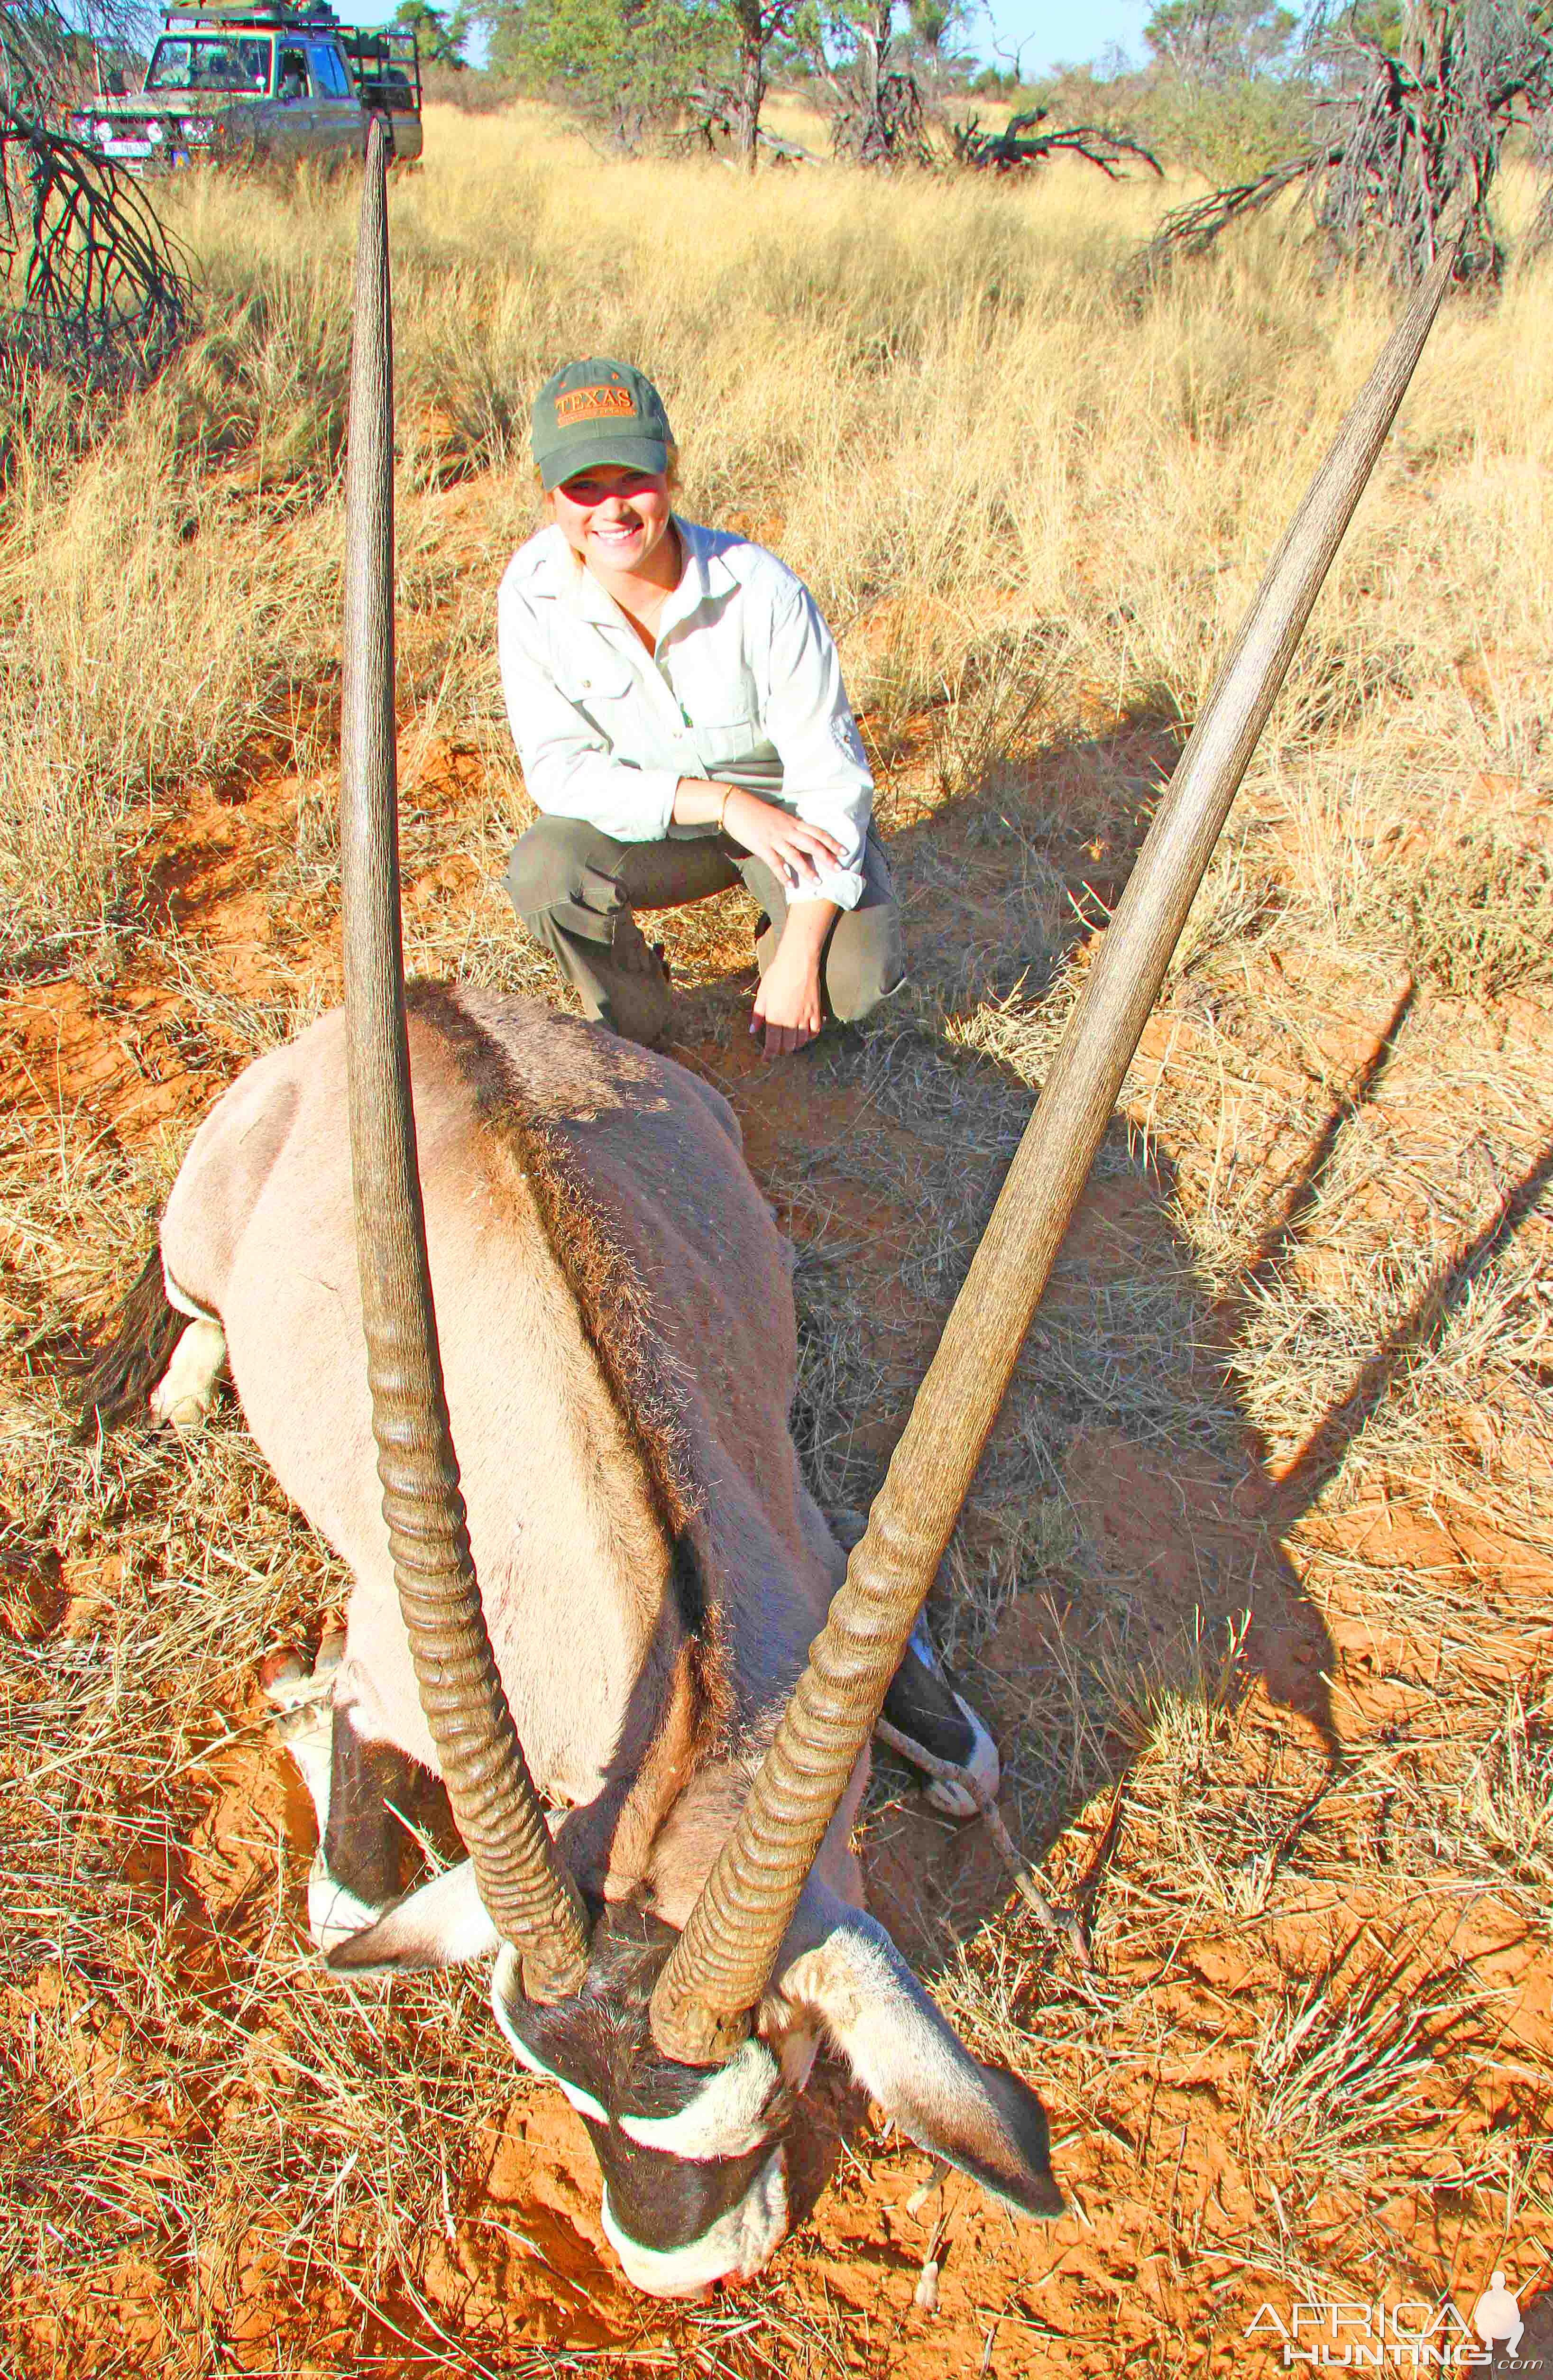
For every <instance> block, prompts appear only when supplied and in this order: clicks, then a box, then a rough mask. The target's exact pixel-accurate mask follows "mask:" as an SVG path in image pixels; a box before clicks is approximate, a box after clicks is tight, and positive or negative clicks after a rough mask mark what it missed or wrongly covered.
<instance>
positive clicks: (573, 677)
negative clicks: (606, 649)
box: [555, 653, 639, 728]
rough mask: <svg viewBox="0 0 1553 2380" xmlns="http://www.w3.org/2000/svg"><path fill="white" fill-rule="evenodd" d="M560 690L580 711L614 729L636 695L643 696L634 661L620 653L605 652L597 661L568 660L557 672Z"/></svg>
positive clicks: (556, 678) (590, 659)
mask: <svg viewBox="0 0 1553 2380" xmlns="http://www.w3.org/2000/svg"><path fill="white" fill-rule="evenodd" d="M555 683H556V687H557V689H558V691H559V692H560V693H562V694H564V696H565V698H566V700H567V701H568V702H570V703H575V704H576V708H577V710H586V711H587V713H588V717H589V718H590V719H593V720H597V721H598V722H599V723H600V724H601V725H605V724H607V725H609V726H611V727H612V728H613V726H614V725H615V724H616V723H617V722H618V720H619V717H620V713H621V710H622V709H623V708H624V707H625V706H626V705H628V704H629V703H630V702H631V700H632V698H634V697H636V698H639V690H638V688H637V681H636V679H635V677H634V676H633V675H632V673H631V668H630V664H629V663H628V662H625V661H624V660H623V659H622V658H621V656H620V655H619V654H618V653H601V654H600V655H599V656H598V658H597V659H596V660H595V659H593V658H592V657H591V656H590V657H589V658H588V660H586V661H577V662H574V661H567V662H564V663H563V664H562V666H561V667H560V668H559V669H558V670H557V671H556V674H555Z"/></svg>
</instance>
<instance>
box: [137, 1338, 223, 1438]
mask: <svg viewBox="0 0 1553 2380" xmlns="http://www.w3.org/2000/svg"><path fill="white" fill-rule="evenodd" d="M225 1361H226V1333H225V1332H224V1330H223V1329H222V1327H221V1325H220V1323H219V1322H211V1321H206V1320H203V1319H201V1320H200V1321H198V1322H191V1323H190V1324H189V1326H188V1330H186V1331H185V1332H184V1334H183V1336H182V1338H181V1339H180V1340H179V1341H178V1343H177V1345H176V1347H175V1348H174V1350H173V1360H172V1362H171V1363H170V1364H169V1365H168V1366H167V1368H166V1370H165V1371H164V1373H163V1375H162V1378H160V1379H159V1380H158V1382H157V1384H156V1386H155V1388H154V1389H152V1392H151V1395H150V1397H149V1399H148V1400H147V1402H148V1403H149V1404H150V1406H151V1409H152V1413H153V1415H155V1417H156V1419H157V1420H158V1421H159V1422H164V1423H165V1424H167V1425H168V1426H169V1427H171V1428H173V1429H176V1431H177V1433H178V1436H179V1437H180V1438H189V1437H192V1435H193V1434H194V1432H195V1431H196V1430H198V1429H202V1428H203V1427H204V1425H205V1423H206V1421H207V1420H208V1419H209V1417H210V1411H211V1407H212V1404H213V1403H215V1388H216V1382H217V1380H218V1379H219V1378H221V1368H222V1366H223V1365H224V1363H225Z"/></svg>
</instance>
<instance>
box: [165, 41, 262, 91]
mask: <svg viewBox="0 0 1553 2380" xmlns="http://www.w3.org/2000/svg"><path fill="white" fill-rule="evenodd" d="M269 88H270V44H269V42H205V41H172V42H158V43H157V45H156V47H155V49H154V50H153V51H152V61H151V67H150V69H149V70H148V72H147V75H146V89H147V90H148V91H257V92H263V91H268V90H269Z"/></svg>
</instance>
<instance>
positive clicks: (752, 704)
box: [496, 516, 873, 909]
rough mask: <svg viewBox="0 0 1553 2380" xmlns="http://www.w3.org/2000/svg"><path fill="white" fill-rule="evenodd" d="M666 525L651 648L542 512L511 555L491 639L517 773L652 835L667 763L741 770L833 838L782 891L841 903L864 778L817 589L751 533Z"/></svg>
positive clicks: (663, 801) (531, 785)
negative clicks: (673, 541)
mask: <svg viewBox="0 0 1553 2380" xmlns="http://www.w3.org/2000/svg"><path fill="white" fill-rule="evenodd" d="M674 527H675V528H677V529H678V531H679V535H680V541H681V550H682V552H683V553H684V557H685V568H684V571H683V573H682V575H681V577H680V582H679V585H678V586H677V587H676V588H675V589H674V590H673V594H671V595H670V597H669V599H668V601H667V602H666V603H665V604H664V606H663V610H662V613H661V618H660V620H659V623H658V641H657V644H656V645H655V647H654V648H653V650H652V651H651V652H650V653H649V651H648V650H647V648H646V646H645V645H644V644H643V643H642V641H641V639H640V637H638V636H637V632H636V630H635V629H634V628H633V627H632V625H631V624H630V622H629V621H628V620H627V619H626V617H625V613H623V612H622V611H621V610H620V608H619V606H618V605H617V604H616V603H615V602H614V601H613V598H612V597H611V596H609V595H607V594H606V593H605V591H604V589H603V588H602V587H601V585H600V583H599V581H598V580H597V579H596V578H595V577H593V576H592V574H591V572H590V571H588V570H587V569H585V568H584V566H583V565H582V563H581V561H580V560H579V558H578V557H577V555H576V554H575V553H573V552H572V549H571V547H570V546H569V545H568V544H567V543H566V540H565V539H564V537H563V536H562V534H561V531H560V529H559V528H556V527H555V525H554V524H553V522H552V524H551V525H550V526H549V527H548V528H542V529H540V532H539V534H538V535H537V536H536V537H531V538H530V539H529V540H528V543H527V544H526V545H522V546H520V547H519V548H518V550H517V552H516V553H515V554H514V556H513V558H512V561H511V562H510V563H509V564H508V565H507V570H506V575H505V576H504V578H503V580H502V589H501V593H500V595H499V596H498V597H497V602H496V618H497V644H498V648H499V650H500V653H501V661H502V688H503V692H504V695H505V697H506V703H507V716H508V718H509V719H510V720H511V722H512V732H513V739H514V741H515V742H516V746H517V752H518V758H519V759H520V760H521V761H522V763H523V774H524V777H525V780H526V781H527V783H528V791H529V793H530V794H531V795H532V796H533V798H534V800H535V802H536V803H537V804H538V806H539V807H540V809H541V810H550V811H552V812H553V813H555V814H556V815H557V816H559V817H562V818H577V819H587V820H588V822H589V824H590V825H593V826H596V827H598V828H599V830H600V831H601V833H604V834H608V835H613V837H614V839H615V841H616V842H617V843H654V842H658V841H660V840H661V838H662V837H663V836H664V835H666V834H667V833H668V832H669V823H670V820H671V818H672V816H673V805H674V795H675V792H676V791H677V789H678V786H679V781H680V779H681V778H682V777H713V778H718V779H721V780H723V781H725V782H726V783H731V784H735V785H743V786H744V787H745V788H746V790H747V791H748V792H750V793H752V794H758V795H760V797H761V799H762V800H763V801H770V802H777V803H779V804H780V805H781V807H783V809H785V810H789V811H791V812H792V813H794V814H795V816H796V817H798V818H801V819H802V820H804V821H805V823H806V825H808V826H816V827H819V828H821V829H822V830H823V831H824V832H826V833H827V834H830V835H833V836H834V838H835V840H836V841H837V843H839V844H841V846H842V850H843V855H844V857H843V860H842V861H841V863H840V864H838V865H837V866H835V867H830V866H826V867H824V868H821V870H820V874H819V880H818V882H816V881H814V880H810V879H807V878H806V879H805V881H804V889H803V890H802V891H801V892H799V891H794V892H791V893H790V894H789V895H788V898H789V900H798V901H801V900H806V899H807V900H826V901H834V902H835V903H836V905H837V906H838V907H839V908H843V909H853V908H855V907H856V905H857V903H858V901H859V899H860V898H861V896H862V891H863V875H862V868H863V844H864V840H865V837H866V835H867V826H868V819H869V815H870V813H871V810H872V807H873V780H872V778H871V777H870V776H869V774H868V764H867V760H866V759H864V757H863V746H862V741H861V739H860V737H859V735H858V733H857V726H856V722H855V720H854V718H853V716H852V710H851V708H850V706H849V704H848V702H847V698H846V689H845V687H844V686H843V684H842V674H841V665H840V663H839V662H838V661H837V659H836V648H835V645H834V643H833V641H832V639H831V633H830V631H829V629H828V628H827V627H826V625H825V623H824V621H823V620H822V619H821V618H820V616H819V612H818V610H817V609H816V607H815V601H814V598H813V596H812V595H811V594H810V593H809V591H808V589H807V587H806V586H805V585H804V584H803V581H802V580H801V579H799V578H795V577H794V575H793V573H792V571H791V570H789V569H788V567H787V565H786V564H785V563H783V562H779V561H778V560H777V557H776V555H775V554H774V553H768V552H767V551H766V549H765V547H764V546H762V545H752V544H751V543H750V541H749V540H748V539H747V538H743V537H734V536H733V535H731V534H730V533H729V532H727V531H726V530H723V529H715V528H698V527H697V525H696V523H695V522H694V521H685V520H680V519H679V518H678V517H677V516H676V517H675V521H674Z"/></svg>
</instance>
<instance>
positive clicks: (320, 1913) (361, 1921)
mask: <svg viewBox="0 0 1553 2380" xmlns="http://www.w3.org/2000/svg"><path fill="white" fill-rule="evenodd" d="M381 1916H382V1910H381V1909H372V1908H370V1907H369V1905H368V1904H367V1902H366V1901H364V1900H358V1899H357V1896H356V1895H355V1893H354V1892H352V1891H351V1889H350V1888H349V1886H348V1885H344V1884H336V1882H335V1881H334V1877H333V1876H331V1875H330V1873H329V1870H328V1868H327V1867H326V1866H325V1864H324V1859H323V1853H322V1852H319V1853H318V1856H317V1857H316V1858H315V1860H314V1861H313V1865H312V1874H311V1875H310V1876H309V1878H308V1931H309V1934H310V1935H311V1936H312V1937H313V1943H314V1946H315V1948H316V1949H320V1950H322V1951H325V1952H327V1951H330V1950H333V1949H335V1948H336V1947H337V1946H338V1945H339V1944H340V1943H341V1942H348V1941H349V1940H350V1937H351V1936H352V1935H353V1934H360V1933H362V1932H364V1931H365V1929H366V1928H367V1927H368V1926H369V1925H376V1924H377V1922H378V1919H379V1918H380V1917H381Z"/></svg>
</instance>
